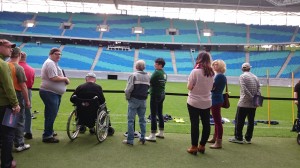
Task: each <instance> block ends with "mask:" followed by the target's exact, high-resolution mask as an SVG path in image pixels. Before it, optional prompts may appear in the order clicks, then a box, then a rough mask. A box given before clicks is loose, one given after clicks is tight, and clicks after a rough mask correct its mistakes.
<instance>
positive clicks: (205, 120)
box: [198, 108, 210, 146]
mask: <svg viewBox="0 0 300 168" xmlns="http://www.w3.org/2000/svg"><path fill="white" fill-rule="evenodd" d="M209 111H210V108H208V109H201V111H200V112H199V114H200V117H201V122H202V135H201V140H200V145H202V146H205V144H206V142H207V140H208V137H209V134H210V122H209V118H210V116H209ZM198 125H199V124H198Z"/></svg>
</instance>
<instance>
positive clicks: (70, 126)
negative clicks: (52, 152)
mask: <svg viewBox="0 0 300 168" xmlns="http://www.w3.org/2000/svg"><path fill="white" fill-rule="evenodd" d="M75 114H76V111H75V110H74V111H73V112H72V113H71V114H70V116H69V118H68V123H67V134H68V137H69V138H70V140H74V139H76V138H77V135H78V133H79V128H80V126H79V125H77V121H76V115H75Z"/></svg>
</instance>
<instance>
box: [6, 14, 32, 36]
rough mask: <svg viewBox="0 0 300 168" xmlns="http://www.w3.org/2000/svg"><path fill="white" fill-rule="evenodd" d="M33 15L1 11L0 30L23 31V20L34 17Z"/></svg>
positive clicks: (9, 31)
mask: <svg viewBox="0 0 300 168" xmlns="http://www.w3.org/2000/svg"><path fill="white" fill-rule="evenodd" d="M33 15H34V14H32V13H18V12H1V14H0V23H1V24H0V32H3V33H17V34H18V33H22V32H23V30H24V27H23V26H22V24H23V22H24V21H25V20H30V19H32V17H33Z"/></svg>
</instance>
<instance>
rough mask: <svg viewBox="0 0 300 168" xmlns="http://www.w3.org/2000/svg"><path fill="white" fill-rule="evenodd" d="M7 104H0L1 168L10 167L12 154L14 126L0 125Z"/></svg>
mask: <svg viewBox="0 0 300 168" xmlns="http://www.w3.org/2000/svg"><path fill="white" fill-rule="evenodd" d="M7 107H8V106H0V135H1V145H2V149H1V168H10V167H11V161H12V160H13V156H12V146H13V139H14V136H15V128H12V127H7V126H4V125H2V120H3V117H4V112H5V108H7Z"/></svg>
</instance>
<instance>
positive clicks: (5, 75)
mask: <svg viewBox="0 0 300 168" xmlns="http://www.w3.org/2000/svg"><path fill="white" fill-rule="evenodd" d="M15 47H16V44H13V43H11V42H10V41H8V40H5V39H0V74H1V80H0V123H2V121H3V118H4V113H5V109H6V108H12V110H13V113H15V114H16V113H19V112H20V106H19V101H18V98H17V95H16V92H15V89H14V85H13V81H12V79H11V75H10V73H11V72H10V69H9V66H8V64H7V62H5V60H6V59H7V58H9V57H10V56H11V53H12V48H15ZM14 136H15V128H12V127H7V126H5V125H2V124H0V137H1V139H0V146H1V168H15V167H16V161H15V160H13V156H12V146H13V139H14Z"/></svg>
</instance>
